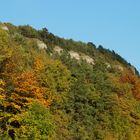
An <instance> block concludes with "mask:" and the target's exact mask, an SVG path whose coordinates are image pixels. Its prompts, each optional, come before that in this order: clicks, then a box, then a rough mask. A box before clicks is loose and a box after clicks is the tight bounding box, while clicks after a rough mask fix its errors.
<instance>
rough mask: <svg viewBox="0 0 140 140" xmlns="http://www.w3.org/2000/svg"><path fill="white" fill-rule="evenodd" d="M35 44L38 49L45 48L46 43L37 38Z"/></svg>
mask: <svg viewBox="0 0 140 140" xmlns="http://www.w3.org/2000/svg"><path fill="white" fill-rule="evenodd" d="M37 45H38V47H39V49H47V45H46V44H45V43H44V42H43V41H40V40H37Z"/></svg>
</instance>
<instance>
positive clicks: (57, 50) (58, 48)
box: [53, 46, 63, 54]
mask: <svg viewBox="0 0 140 140" xmlns="http://www.w3.org/2000/svg"><path fill="white" fill-rule="evenodd" d="M53 50H54V51H55V52H57V53H58V54H61V52H62V51H63V49H62V48H61V47H59V46H55V47H54V49H53Z"/></svg>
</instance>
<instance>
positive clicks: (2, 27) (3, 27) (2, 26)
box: [0, 25, 9, 31]
mask: <svg viewBox="0 0 140 140" xmlns="http://www.w3.org/2000/svg"><path fill="white" fill-rule="evenodd" d="M0 28H1V29H3V30H5V31H9V29H8V27H7V26H6V25H1V26H0Z"/></svg>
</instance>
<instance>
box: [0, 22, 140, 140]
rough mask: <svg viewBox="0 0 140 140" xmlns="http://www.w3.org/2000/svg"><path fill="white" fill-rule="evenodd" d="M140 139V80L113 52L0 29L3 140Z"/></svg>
mask: <svg viewBox="0 0 140 140" xmlns="http://www.w3.org/2000/svg"><path fill="white" fill-rule="evenodd" d="M22 139H23V140H26V139H29V140H31V139H32V140H139V139H140V78H139V72H138V71H137V70H136V68H135V67H134V66H132V65H131V64H130V63H128V62H127V61H126V60H124V59H123V58H122V57H121V56H120V55H119V54H117V53H115V52H114V51H111V50H108V49H105V48H103V47H102V46H101V45H100V46H98V47H97V46H96V45H94V44H93V43H92V42H89V43H84V42H76V41H74V40H72V39H69V40H68V39H64V38H60V37H58V36H55V35H54V34H52V33H50V32H49V31H48V30H47V29H46V28H43V29H41V30H36V29H34V28H32V27H31V26H29V25H25V26H14V25H12V24H10V23H0V140H22Z"/></svg>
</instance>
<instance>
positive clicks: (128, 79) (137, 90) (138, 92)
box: [120, 73, 140, 100]
mask: <svg viewBox="0 0 140 140" xmlns="http://www.w3.org/2000/svg"><path fill="white" fill-rule="evenodd" d="M120 81H121V82H122V83H130V84H131V85H132V93H133V95H134V97H135V98H136V99H137V100H140V81H139V79H138V77H137V76H136V75H134V74H131V73H129V74H126V75H124V76H122V77H121V78H120Z"/></svg>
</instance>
